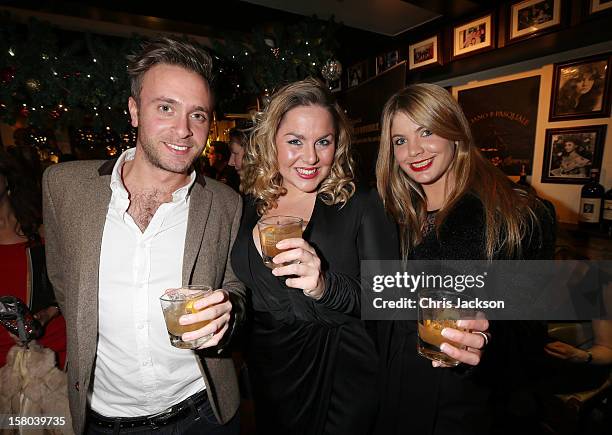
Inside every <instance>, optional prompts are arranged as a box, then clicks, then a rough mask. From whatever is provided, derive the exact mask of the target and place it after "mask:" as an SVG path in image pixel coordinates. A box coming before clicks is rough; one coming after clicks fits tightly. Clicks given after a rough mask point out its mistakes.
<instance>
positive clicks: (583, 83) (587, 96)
mask: <svg viewBox="0 0 612 435" xmlns="http://www.w3.org/2000/svg"><path fill="white" fill-rule="evenodd" d="M611 60H612V56H610V53H606V54H603V55H597V56H592V57H588V58H583V59H578V60H574V61H571V62H565V63H557V64H555V66H554V72H553V82H552V83H553V85H552V86H553V88H552V95H551V98H550V114H549V121H565V120H569V119H587V118H605V117H607V116H609V114H610V66H611Z"/></svg>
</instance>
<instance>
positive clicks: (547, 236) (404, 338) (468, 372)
mask: <svg viewBox="0 0 612 435" xmlns="http://www.w3.org/2000/svg"><path fill="white" fill-rule="evenodd" d="M538 204H539V207H538V209H537V210H536V213H537V215H538V219H539V221H540V222H539V223H540V225H539V227H538V228H532V230H531V232H530V234H525V237H524V239H523V240H524V241H529V243H525V244H524V246H523V252H522V255H521V258H524V259H546V258H552V255H553V251H554V217H553V216H552V215H551V214H550V212H549V210H548V209H547V207H545V206H544V205H543V204H542V203H540V202H539V201H538ZM429 217H433V216H429ZM484 228H485V217H484V210H483V207H482V203H481V202H480V200H479V199H478V198H477V197H476V196H474V195H471V194H466V195H465V196H464V197H463V198H462V199H461V200H459V202H458V203H457V204H456V205H455V208H454V209H453V210H452V211H451V212H450V213H449V215H448V216H447V219H446V220H445V222H444V224H443V225H442V227H441V229H440V232H439V237H438V234H437V233H436V231H435V229H432V228H430V231H425V235H424V237H423V240H422V242H421V243H420V244H419V245H418V246H416V247H415V248H414V249H413V251H412V253H411V255H410V258H411V259H415V260H466V259H474V260H484V259H486V254H485V238H484ZM496 259H504V258H503V257H502V256H497V258H496ZM377 328H378V340H379V346H380V358H381V364H382V367H381V372H382V373H383V377H384V379H383V381H382V384H381V385H382V388H381V390H382V391H381V411H380V414H379V417H378V421H377V427H376V433H377V434H380V435H383V434H384V435H396V434H407V433H410V434H418V435H430V434H431V435H433V434H435V435H442V434H444V435H458V434H462V435H463V434H465V435H478V434H488V433H492V430H493V423H494V420H495V419H496V413H498V410H497V408H496V407H495V406H494V405H496V403H497V402H496V400H497V394H502V392H503V391H504V387H505V386H509V385H511V384H512V383H513V382H515V381H516V380H517V379H521V378H523V377H524V373H522V372H521V365H524V366H528V362H527V361H528V359H527V358H526V355H536V354H540V353H541V352H542V348H543V346H544V343H545V337H546V325H545V323H543V322H513V321H510V322H508V321H497V322H491V324H490V327H489V331H490V332H491V335H492V341H491V343H490V344H489V346H487V349H486V351H485V353H484V354H483V358H482V360H481V363H480V364H479V365H478V366H477V367H475V368H467V367H466V366H463V365H460V366H458V367H456V368H434V367H432V365H431V361H429V360H428V359H426V358H423V357H421V356H419V355H418V354H417V351H416V344H417V328H416V322H414V321H413V322H410V321H394V322H378V324H377ZM517 358H518V359H517Z"/></svg>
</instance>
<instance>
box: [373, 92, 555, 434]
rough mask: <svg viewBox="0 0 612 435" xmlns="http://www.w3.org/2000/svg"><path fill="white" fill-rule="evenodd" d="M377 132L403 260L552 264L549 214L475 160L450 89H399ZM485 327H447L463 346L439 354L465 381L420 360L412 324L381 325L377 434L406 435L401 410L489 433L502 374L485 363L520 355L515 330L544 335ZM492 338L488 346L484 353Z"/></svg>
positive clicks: (439, 427) (383, 187)
mask: <svg viewBox="0 0 612 435" xmlns="http://www.w3.org/2000/svg"><path fill="white" fill-rule="evenodd" d="M381 130H382V132H381V142H380V150H379V156H378V161H377V165H376V176H377V187H378V192H379V194H380V196H381V197H382V199H383V202H384V205H385V208H386V209H387V211H388V212H389V213H390V214H391V215H392V216H393V217H394V218H395V220H396V222H397V223H398V226H399V232H400V239H401V246H402V256H403V258H404V259H408V260H410V259H413V260H489V261H490V260H501V259H544V258H552V253H553V248H554V217H553V216H552V215H551V213H550V212H549V210H548V208H547V207H545V206H544V205H543V204H542V202H540V201H539V200H538V199H537V198H536V197H535V196H533V195H531V194H529V193H527V192H526V191H524V190H521V189H520V188H519V186H517V185H515V184H514V183H512V182H511V181H510V180H509V179H508V178H507V177H506V176H505V175H504V174H503V173H502V172H501V171H499V170H498V169H497V168H495V167H494V166H493V165H492V164H491V163H489V162H488V161H487V160H486V159H485V158H484V157H483V156H482V155H481V154H480V152H479V150H478V149H477V148H476V146H475V145H474V142H473V139H472V134H471V132H470V128H469V124H468V121H467V119H466V117H465V115H464V114H463V111H462V110H461V107H460V106H459V104H458V103H457V102H456V101H455V100H454V99H453V98H452V96H451V95H450V94H449V93H448V92H447V91H446V90H444V89H443V88H441V87H439V86H436V85H432V84H416V85H411V86H408V87H407V88H405V89H403V90H401V91H399V92H397V93H396V94H395V95H393V96H392V97H391V98H390V99H389V100H388V101H387V103H386V105H385V107H384V109H383V113H382V127H381ZM481 322H482V323H481V324H480V325H478V327H475V326H476V325H470V326H467V327H466V329H468V330H469V331H471V332H462V331H458V330H455V329H451V328H445V330H444V331H443V336H444V337H445V338H447V339H448V340H452V341H459V342H461V343H462V344H464V345H465V346H466V348H465V349H463V350H460V349H457V348H455V347H454V346H452V345H450V344H449V343H445V344H443V345H442V346H441V350H442V351H443V352H445V353H448V354H449V355H450V356H451V357H453V358H455V359H457V360H459V361H460V362H463V363H464V364H463V365H462V367H470V366H478V367H476V368H473V369H472V372H473V373H472V374H471V375H470V376H465V375H460V374H458V370H457V369H446V370H434V369H433V368H432V364H430V363H429V362H428V361H427V360H425V359H424V358H421V357H419V356H418V355H417V353H416V351H415V346H416V324H415V322H381V324H380V325H379V337H380V342H381V343H382V346H381V359H382V364H383V367H384V368H383V373H384V374H385V376H386V377H387V380H386V382H385V383H384V385H385V386H384V388H383V390H384V393H383V399H382V402H383V404H382V407H381V418H380V419H379V421H380V426H381V429H380V430H381V433H385V434H393V433H402V428H401V426H399V425H401V423H400V422H401V421H403V418H402V417H401V416H402V415H404V416H405V415H406V409H410V410H411V411H410V413H409V415H411V416H414V420H413V422H416V427H415V426H414V425H413V426H412V428H413V429H414V430H415V433H419V434H438V433H439V434H442V433H444V434H471V435H474V434H479V433H488V430H489V423H490V418H491V410H490V409H489V408H488V405H490V404H491V394H492V388H491V384H492V382H493V381H495V377H496V376H499V373H500V372H492V373H488V376H490V377H491V379H488V380H486V377H485V376H483V373H486V372H487V369H490V365H488V364H487V361H491V360H492V359H493V358H491V357H492V356H493V357H494V356H495V353H496V352H497V350H499V349H501V348H503V347H504V346H507V347H506V349H504V350H503V351H507V349H512V351H516V352H517V353H519V354H520V344H518V343H519V342H520V337H519V338H517V337H516V334H513V331H515V332H518V331H519V330H522V331H523V332H526V331H527V330H529V329H530V328H533V329H534V330H536V331H539V333H543V332H544V331H542V330H541V329H540V325H536V324H529V323H525V324H522V325H521V326H520V327H518V326H517V325H518V324H513V323H507V322H506V323H504V322H491V324H490V325H489V322H488V321H486V320H482V321H481ZM488 328H489V329H488ZM525 328H526V329H525ZM474 329H475V330H476V331H478V332H474ZM501 337H504V338H503V339H502V338H501ZM509 337H515V338H516V341H508V340H512V339H511V338H509ZM489 339H491V341H492V345H491V346H488V347H487V350H486V351H485V352H484V353H483V350H484V347H485V346H486V345H487V343H488V341H489ZM512 346H515V347H512ZM540 349H541V347H540ZM485 355H486V356H487V357H488V358H485V359H483V360H482V361H483V362H484V363H483V364H481V358H483V356H485ZM459 370H461V369H459ZM483 379H485V380H484V381H483ZM432 386H435V388H432ZM411 398H416V399H411ZM397 403H402V406H401V408H400V407H398V406H397ZM417 416H418V417H417Z"/></svg>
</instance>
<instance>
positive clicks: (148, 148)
mask: <svg viewBox="0 0 612 435" xmlns="http://www.w3.org/2000/svg"><path fill="white" fill-rule="evenodd" d="M139 142H140V145H141V148H142V151H143V153H144V157H145V158H146V159H147V160H148V161H149V163H151V165H153V166H154V167H156V168H158V169H162V170H164V171H168V172H173V173H175V174H186V173H187V172H188V171H189V169H190V168H191V166H192V165H193V162H194V161H195V159H196V158H197V153H196V154H195V157H193V158H192V159H191V161H189V163H187V164H182V165H180V166H179V164H178V163H177V164H175V165H170V164H168V163H166V162H163V161H162V157H161V155H160V152H159V151H158V150H157V149H156V147H155V143H154V142H155V141H154V140H151V139H149V138H147V137H144V138H142V140H140V141H139ZM162 146H163V145H162Z"/></svg>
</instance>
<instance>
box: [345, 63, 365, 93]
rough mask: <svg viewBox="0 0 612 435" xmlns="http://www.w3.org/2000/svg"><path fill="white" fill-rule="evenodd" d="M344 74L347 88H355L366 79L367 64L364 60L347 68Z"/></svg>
mask: <svg viewBox="0 0 612 435" xmlns="http://www.w3.org/2000/svg"><path fill="white" fill-rule="evenodd" d="M346 72H347V74H348V80H347V82H346V83H347V87H349V88H352V87H353V86H357V85H358V84H359V83H362V82H364V81H365V80H366V79H367V78H368V62H367V61H365V60H364V61H361V62H358V63H356V64H354V65H352V66H350V67H348V68H347V70H346Z"/></svg>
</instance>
